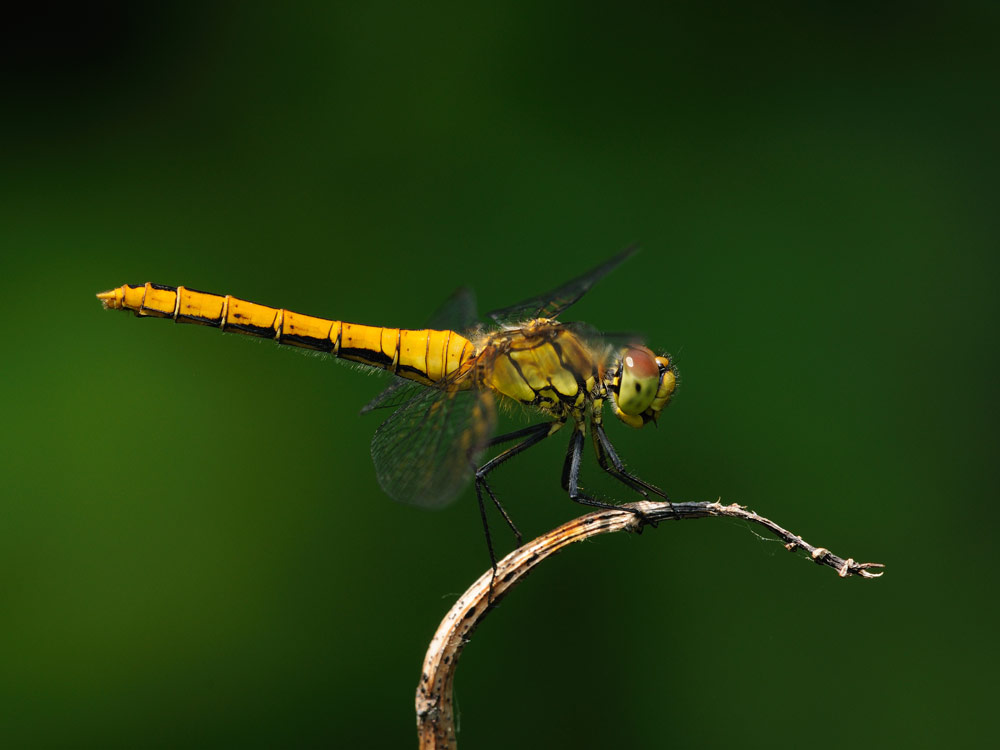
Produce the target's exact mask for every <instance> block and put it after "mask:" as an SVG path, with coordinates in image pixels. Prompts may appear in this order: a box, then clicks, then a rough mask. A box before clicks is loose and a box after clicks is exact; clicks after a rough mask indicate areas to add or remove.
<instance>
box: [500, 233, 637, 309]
mask: <svg viewBox="0 0 1000 750" xmlns="http://www.w3.org/2000/svg"><path fill="white" fill-rule="evenodd" d="M636 250H637V248H636V247H635V246H634V245H633V246H631V247H628V248H626V249H625V250H623V251H622V252H620V253H618V255H616V256H615V257H613V258H611V259H610V260H608V261H606V262H604V263H602V264H601V265H599V266H597V268H594V269H591V270H590V271H588V272H587V273H585V274H583V275H582V276H579V277H577V278H575V279H573V280H572V281H569V282H567V283H565V284H563V285H562V286H561V287H559V288H558V289H554V290H552V291H551V292H549V293H548V294H542V295H540V296H538V297H532V298H531V299H528V300H525V301H524V302H521V303H519V304H517V305H512V306H511V307H504V308H502V309H500V310H494V311H493V312H491V313H490V314H489V317H490V318H492V319H493V320H494V321H496V322H497V323H499V324H500V325H512V324H515V323H522V322H524V321H526V320H533V319H535V318H554V317H556V316H557V315H559V313H561V312H562V311H563V310H565V309H566V308H567V307H569V306H570V305H572V304H573V303H574V302H576V301H577V300H578V299H580V297H582V296H583V295H584V294H586V293H587V291H588V290H589V289H590V288H591V287H592V286H593V285H594V284H596V283H597V282H598V281H600V280H601V279H602V278H603V277H604V276H606V275H607V274H609V273H611V271H613V270H614V269H615V268H617V267H618V266H619V265H621V264H622V262H624V261H625V259H626V258H628V257H629V256H630V255H632V253H634V252H635V251H636Z"/></svg>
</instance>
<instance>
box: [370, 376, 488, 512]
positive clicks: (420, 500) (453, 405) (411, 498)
mask: <svg viewBox="0 0 1000 750" xmlns="http://www.w3.org/2000/svg"><path fill="white" fill-rule="evenodd" d="M495 425H496V410H495V407H494V404H493V394H492V393H490V392H489V391H478V390H466V391H455V390H452V391H448V390H439V389H436V388H423V389H422V392H421V393H419V394H418V395H416V396H415V397H412V398H411V399H410V400H409V401H408V402H406V403H405V404H404V405H403V406H401V407H400V408H399V409H397V410H396V411H395V412H394V413H393V414H392V416H390V417H389V418H388V419H387V420H386V421H385V422H383V423H382V425H381V426H380V427H379V428H378V430H376V431H375V436H374V437H373V438H372V459H373V461H374V462H375V476H376V478H377V479H378V483H379V484H380V485H381V486H382V489H383V490H385V492H386V494H388V495H389V497H391V498H393V499H394V500H398V501H399V502H402V503H409V504H412V505H421V506H424V507H429V508H440V507H443V506H445V505H447V504H448V503H450V502H451V501H452V500H454V499H455V497H456V496H457V495H458V493H459V492H461V490H462V488H463V487H465V485H466V484H468V482H469V480H470V479H472V475H473V472H474V467H475V466H476V465H477V462H478V460H479V457H480V455H482V452H483V450H484V449H485V448H486V446H487V444H488V443H489V439H490V437H491V436H492V435H493V429H494V427H495Z"/></svg>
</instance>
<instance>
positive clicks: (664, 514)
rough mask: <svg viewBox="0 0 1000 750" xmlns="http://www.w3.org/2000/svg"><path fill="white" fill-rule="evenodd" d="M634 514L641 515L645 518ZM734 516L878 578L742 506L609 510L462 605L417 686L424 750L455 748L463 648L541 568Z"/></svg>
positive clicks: (557, 535)
mask: <svg viewBox="0 0 1000 750" xmlns="http://www.w3.org/2000/svg"><path fill="white" fill-rule="evenodd" d="M629 509H633V510H638V511H641V512H642V514H643V516H644V517H642V516H637V515H636V514H635V513H633V512H630V510H629ZM710 516H728V517H729V518H740V519H743V520H745V521H750V522H752V523H756V524H759V525H761V526H764V527H765V528H767V529H768V530H770V531H771V532H772V533H773V534H774V535H775V536H777V537H778V538H779V539H780V540H781V541H782V542H784V544H785V548H786V549H788V550H789V551H794V550H796V549H802V550H805V552H806V553H807V554H809V556H810V557H812V559H813V560H814V561H816V562H817V563H818V564H820V565H826V566H828V567H831V568H833V569H834V570H836V571H837V573H838V575H840V577H841V578H847V577H848V576H859V577H861V578H878V577H879V576H881V575H882V573H881V572H876V570H875V569H877V568H882V567H883V566H882V565H881V564H880V563H858V562H855V561H854V560H852V559H850V558H847V559H844V558H842V557H838V556H837V555H834V554H833V553H832V552H830V551H829V550H828V549H825V548H824V547H814V546H813V545H811V544H809V543H808V542H806V541H805V540H804V539H802V537H800V536H797V535H796V534H793V533H791V532H790V531H787V530H786V529H783V528H782V527H780V526H779V525H778V524H776V523H774V522H773V521H771V520H769V519H767V518H764V517H763V516H759V515H757V514H756V513H754V512H753V511H751V510H747V509H746V508H744V507H742V506H740V505H722V504H721V503H719V502H714V503H665V502H649V501H642V502H637V503H629V504H627V505H621V506H619V507H618V508H617V509H614V510H601V511H598V512H596V513H588V514H587V515H585V516H581V517H579V518H576V519H573V520H572V521H570V522H568V523H565V524H563V525H562V526H559V527H558V528H556V529H553V530H552V531H550V532H548V533H547V534H543V535H542V536H540V537H538V538H537V539H533V540H532V541H530V542H527V543H526V544H524V545H523V546H521V547H518V548H517V549H516V550H514V551H513V552H511V553H510V554H509V555H507V556H506V557H505V558H503V560H501V561H500V562H498V563H497V570H496V575H495V577H494V573H493V571H492V570H488V571H486V572H485V573H484V574H483V575H481V576H480V577H479V579H478V580H477V581H476V582H475V583H473V584H472V586H470V587H469V589H468V590H467V591H466V592H465V593H464V594H462V596H460V597H459V598H458V601H456V602H455V604H454V606H452V608H451V610H450V611H449V612H448V614H447V615H445V618H444V620H442V621H441V624H440V625H439V626H438V629H437V632H436V633H435V634H434V638H433V639H431V643H430V646H429V648H428V649H427V655H426V657H424V668H423V672H422V673H421V675H420V684H419V685H418V687H417V701H416V709H417V733H418V736H419V740H420V747H421V749H422V750H443V748H452V749H453V748H455V747H456V739H455V723H454V715H453V708H452V683H453V680H454V677H455V668H456V666H457V665H458V657H459V656H460V654H461V653H462V648H463V647H464V646H465V644H466V643H467V642H468V639H469V637H470V636H471V635H472V631H473V630H475V629H476V626H478V625H479V623H480V622H481V621H482V619H483V618H484V617H485V616H486V614H487V613H488V612H489V611H490V610H491V609H492V608H493V607H494V606H496V604H497V603H498V602H499V601H500V600H501V599H502V598H503V597H504V596H505V595H506V594H507V593H508V592H509V591H510V590H511V589H512V588H513V587H514V586H515V585H517V584H518V583H519V582H520V581H521V580H523V579H524V578H525V576H527V575H528V573H530V572H531V571H532V570H533V569H534V568H535V566H536V565H538V563H540V562H541V561H542V560H544V559H545V558H546V557H549V556H551V555H554V554H555V553H556V552H558V551H559V550H561V549H562V548H563V547H565V546H567V545H569V544H572V543H573V542H579V541H582V540H584V539H589V538H590V537H592V536H597V535H598V534H609V533H611V532H614V531H634V532H641V531H642V528H643V526H645V525H647V524H650V525H654V526H655V525H656V524H657V523H658V522H659V521H664V520H681V519H684V518H708V517H710Z"/></svg>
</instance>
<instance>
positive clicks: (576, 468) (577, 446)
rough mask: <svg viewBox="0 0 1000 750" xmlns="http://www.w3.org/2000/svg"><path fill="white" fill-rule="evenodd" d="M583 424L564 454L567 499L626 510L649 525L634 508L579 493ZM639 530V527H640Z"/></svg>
mask: <svg viewBox="0 0 1000 750" xmlns="http://www.w3.org/2000/svg"><path fill="white" fill-rule="evenodd" d="M583 433H584V423H583V422H579V423H578V424H577V425H576V429H574V430H573V437H571V438H570V440H569V450H568V451H567V452H566V462H565V463H564V464H563V476H562V486H563V489H564V490H566V491H567V492H568V493H569V499H570V500H572V501H573V502H575V503H580V504H581V505H589V506H591V507H594V508H608V509H612V510H628V511H629V512H630V513H632V514H634V515H636V516H638V517H639V518H640V519H641V520H642V522H643V523H651V522H650V521H649V519H648V518H647V517H646V514H645V513H643V512H642V511H641V510H638V509H636V508H624V509H623V508H620V507H619V506H617V505H615V504H613V503H606V502H604V501H603V500H597V499H596V498H593V497H590V496H589V495H585V494H583V493H582V492H581V491H580V462H581V460H582V458H583V444H584V442H585V436H584V434H583ZM640 528H641V527H640Z"/></svg>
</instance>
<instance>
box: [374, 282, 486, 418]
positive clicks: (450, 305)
mask: <svg viewBox="0 0 1000 750" xmlns="http://www.w3.org/2000/svg"><path fill="white" fill-rule="evenodd" d="M476 322H477V321H476V296H475V294H473V292H472V290H471V289H469V287H467V286H463V287H461V288H459V289H457V290H455V292H454V293H453V294H452V295H451V296H450V297H449V298H448V299H446V300H445V301H444V303H443V304H442V305H441V307H439V308H438V309H437V310H435V311H434V314H433V315H431V318H430V320H428V321H427V327H428V328H430V329H432V330H435V331H458V332H459V333H462V332H464V331H467V330H469V329H470V328H473V327H474V326H475V325H476ZM426 388H427V387H426V386H422V385H417V384H415V383H414V382H413V381H412V380H407V379H406V378H399V377H396V378H393V379H392V382H391V383H389V385H388V386H387V387H386V389H385V390H384V391H382V392H381V393H380V394H378V395H377V396H376V397H375V398H373V399H372V400H371V401H369V402H368V403H367V404H365V405H364V406H363V407H362V408H361V413H362V414H367V413H368V412H370V411H372V410H374V409H384V408H387V407H395V406H399V405H400V404H403V403H406V402H407V401H409V400H410V399H411V398H413V397H414V396H417V395H418V394H420V393H423V391H424V390H426Z"/></svg>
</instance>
